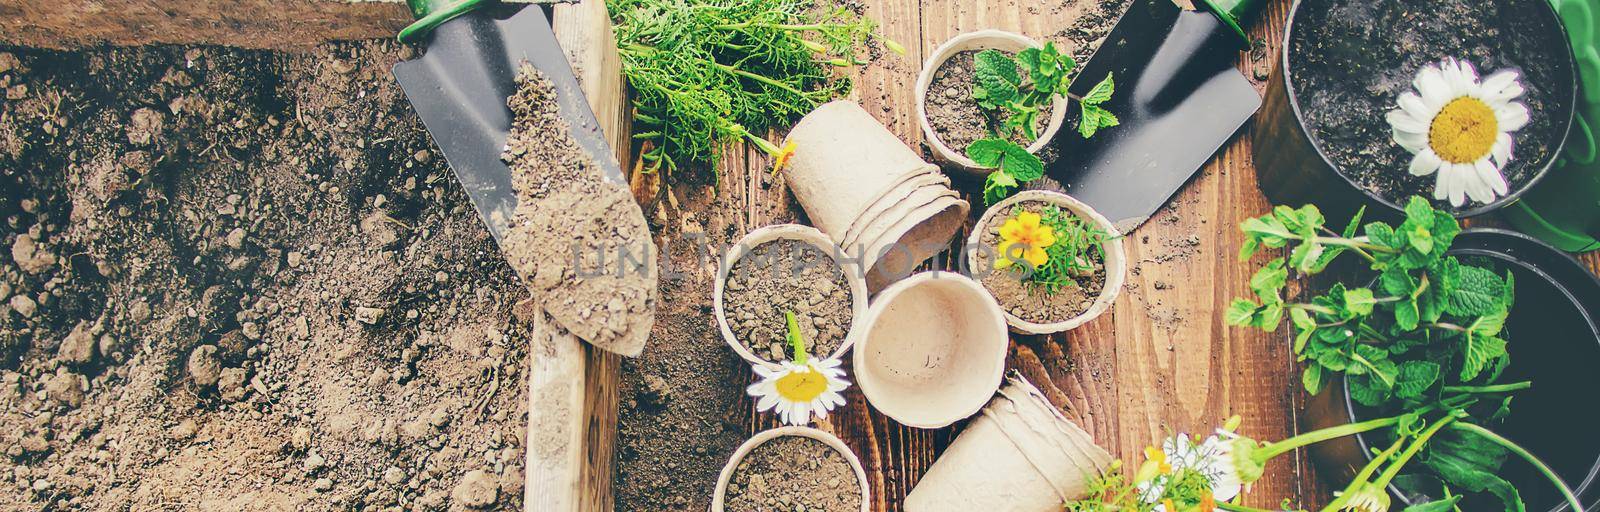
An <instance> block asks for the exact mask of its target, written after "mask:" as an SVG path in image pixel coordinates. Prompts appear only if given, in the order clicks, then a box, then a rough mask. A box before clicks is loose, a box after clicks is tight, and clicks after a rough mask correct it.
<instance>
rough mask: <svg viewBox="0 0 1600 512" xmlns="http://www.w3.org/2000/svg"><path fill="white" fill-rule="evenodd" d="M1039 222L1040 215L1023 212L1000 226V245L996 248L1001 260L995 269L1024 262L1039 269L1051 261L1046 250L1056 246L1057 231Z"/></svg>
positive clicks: (996, 263) (995, 265)
mask: <svg viewBox="0 0 1600 512" xmlns="http://www.w3.org/2000/svg"><path fill="white" fill-rule="evenodd" d="M1039 221H1040V219H1039V214H1037V213H1033V212H1022V213H1018V214H1017V216H1016V217H1012V218H1010V219H1007V220H1006V223H1005V224H1002V225H1001V226H1000V245H999V246H998V247H996V249H998V250H999V251H1000V258H999V259H998V260H996V261H995V262H994V268H1007V267H1010V266H1011V265H1013V264H1015V263H1020V262H1022V261H1026V262H1028V264H1029V265H1032V266H1033V268H1038V267H1040V266H1043V265H1044V264H1045V263H1047V262H1049V261H1050V255H1049V254H1048V253H1046V252H1045V248H1047V247H1050V246H1052V245H1055V243H1056V231H1055V229H1054V228H1051V227H1050V226H1044V225H1041V224H1040V223H1039Z"/></svg>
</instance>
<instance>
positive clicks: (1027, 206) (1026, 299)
mask: <svg viewBox="0 0 1600 512" xmlns="http://www.w3.org/2000/svg"><path fill="white" fill-rule="evenodd" d="M1046 205H1047V203H1043V202H1040V201H1023V202H1019V203H1017V204H1013V205H1011V206H1008V207H1006V208H1005V209H1004V210H1002V211H999V212H996V213H995V214H994V217H992V218H991V219H992V220H991V221H990V223H989V225H987V226H984V228H983V229H984V232H983V237H982V238H981V240H982V243H983V246H984V247H996V246H998V245H999V244H1000V226H1001V225H1003V224H1005V221H1006V219H1009V218H1011V217H1013V216H1015V215H1016V214H1018V213H1021V212H1032V213H1039V214H1042V213H1043V212H1044V207H1045V206H1046ZM1061 211H1062V212H1063V213H1070V211H1069V210H1067V209H1066V208H1062V210H1061ZM1088 258H1089V261H1090V263H1092V264H1093V265H1094V267H1095V272H1094V273H1093V274H1090V275H1087V276H1082V277H1076V276H1075V277H1073V281H1075V282H1076V283H1077V285H1076V286H1063V287H1061V288H1059V289H1057V290H1056V291H1055V293H1045V290H1044V288H1042V287H1039V286H1035V285H1032V284H1029V283H1027V282H1025V281H1024V280H1022V279H1020V276H1021V274H1019V273H1018V272H1015V271H1012V270H1010V269H1002V270H992V271H990V272H989V273H988V274H987V275H984V276H983V278H982V279H980V280H979V282H982V283H983V286H984V287H985V288H988V289H989V293H990V294H992V295H994V298H995V300H996V301H998V302H999V303H1000V307H1001V308H1004V309H1005V310H1006V311H1007V312H1010V313H1011V314H1012V315H1014V316H1016V317H1017V318H1021V319H1023V320H1026V321H1029V322H1033V323H1039V324H1047V323H1052V322H1061V321H1064V320H1067V319H1070V318H1072V317H1075V316H1078V315H1080V314H1082V313H1083V312H1084V311H1088V310H1089V306H1091V305H1093V304H1094V300H1095V298H1096V297H1099V296H1100V291H1101V290H1103V289H1104V288H1105V284H1106V267H1105V261H1104V260H1103V259H1102V256H1101V255H1100V254H1099V253H1098V252H1095V251H1090V252H1089V255H1088Z"/></svg>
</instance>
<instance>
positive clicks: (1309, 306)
mask: <svg viewBox="0 0 1600 512" xmlns="http://www.w3.org/2000/svg"><path fill="white" fill-rule="evenodd" d="M1289 307H1291V308H1294V309H1304V310H1306V311H1310V312H1312V313H1321V314H1324V315H1334V314H1338V311H1334V310H1333V309H1332V308H1326V307H1322V306H1318V305H1316V304H1308V303H1304V302H1296V303H1293V304H1289Z"/></svg>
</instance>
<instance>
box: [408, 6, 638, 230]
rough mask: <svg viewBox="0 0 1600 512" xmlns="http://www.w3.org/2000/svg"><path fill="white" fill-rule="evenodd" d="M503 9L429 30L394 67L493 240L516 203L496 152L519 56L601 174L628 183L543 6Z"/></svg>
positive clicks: (502, 137) (502, 145) (503, 135)
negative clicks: (540, 77)
mask: <svg viewBox="0 0 1600 512" xmlns="http://www.w3.org/2000/svg"><path fill="white" fill-rule="evenodd" d="M506 12H507V11H504V10H500V11H495V12H491V11H490V10H477V11H473V12H469V13H467V14H464V15H462V16H460V17H458V18H455V19H453V20H450V21H447V22H445V23H444V24H442V25H440V26H439V27H438V28H436V29H434V31H433V33H432V34H430V35H429V36H428V37H429V40H428V42H427V51H426V53H425V54H423V56H422V57H421V58H417V59H413V60H409V61H406V62H401V63H399V64H396V65H395V66H394V76H395V78H396V79H397V80H399V82H400V88H401V89H402V90H404V91H405V94H406V98H407V99H409V100H411V106H412V108H414V109H416V111H417V114H418V115H419V116H421V117H422V124H423V125H424V126H426V127H427V128H428V133H429V134H430V135H432V136H433V141H434V143H435V144H438V146H439V149H440V150H441V151H443V152H444V157H445V160H446V161H448V162H449V163H450V168H451V169H453V170H454V171H455V173H456V178H457V179H459V180H460V181H461V186H462V187H463V188H465V189H466V192H467V196H468V197H469V198H471V200H472V205H473V206H474V207H476V208H477V210H478V214H479V215H481V216H482V217H483V221H484V224H485V225H487V226H488V227H489V232H490V233H491V234H493V235H494V238H495V240H496V241H497V242H498V241H500V240H501V239H502V237H504V236H505V232H506V229H507V227H508V225H509V223H510V220H511V216H512V211H513V210H514V209H515V208H516V205H517V196H516V193H515V191H514V190H513V189H512V188H511V169H510V168H508V167H507V166H506V164H505V162H503V161H501V160H500V153H501V151H502V150H503V149H504V148H505V145H506V134H507V133H508V132H509V131H510V130H511V121H512V119H511V110H510V108H508V107H507V106H506V98H507V97H509V96H511V94H512V93H514V92H516V88H517V84H516V77H517V69H518V68H520V67H521V66H522V63H523V62H527V63H528V64H529V65H531V66H533V67H534V68H535V69H538V70H539V71H540V72H541V73H543V74H544V76H545V78H546V79H549V80H550V82H551V84H552V85H554V87H555V90H556V97H557V102H558V103H559V104H560V107H561V116H562V117H563V118H564V119H566V121H567V124H568V125H570V126H571V128H572V136H573V138H574V139H575V140H577V142H578V145H580V146H582V148H583V150H584V152H586V153H588V155H589V157H590V158H592V159H593V160H594V162H596V163H597V164H598V165H599V166H600V169H601V170H602V172H603V174H604V178H605V180H606V181H608V182H611V183H616V184H621V185H623V186H627V179H626V178H625V177H624V176H623V174H622V167H621V165H619V164H618V163H617V157H616V154H615V153H613V152H612V150H611V147H610V144H608V143H607V142H606V139H605V134H604V133H602V132H601V130H600V124H599V123H598V122H596V121H595V117H594V112H593V111H591V110H589V103H588V101H587V100H586V99H585V98H584V96H583V90H582V89H580V88H579V84H578V78H577V76H575V75H574V74H573V72H572V66H571V64H569V63H568V62H567V58H566V55H565V54H564V53H563V52H562V50H561V45H560V44H559V43H557V42H556V37H555V32H554V31H552V30H551V28H550V20H549V18H548V17H547V16H546V15H545V12H544V11H543V10H542V9H541V8H539V7H537V6H528V7H522V8H521V9H520V10H515V11H512V12H514V14H511V15H510V16H504V14H505V13H506Z"/></svg>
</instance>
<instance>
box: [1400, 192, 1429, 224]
mask: <svg viewBox="0 0 1600 512" xmlns="http://www.w3.org/2000/svg"><path fill="white" fill-rule="evenodd" d="M1406 223H1407V224H1416V225H1419V226H1424V227H1428V228H1432V227H1433V204H1431V203H1429V202H1428V200H1427V199H1423V198H1421V197H1418V196H1411V200H1410V201H1409V202H1407V203H1406Z"/></svg>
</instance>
